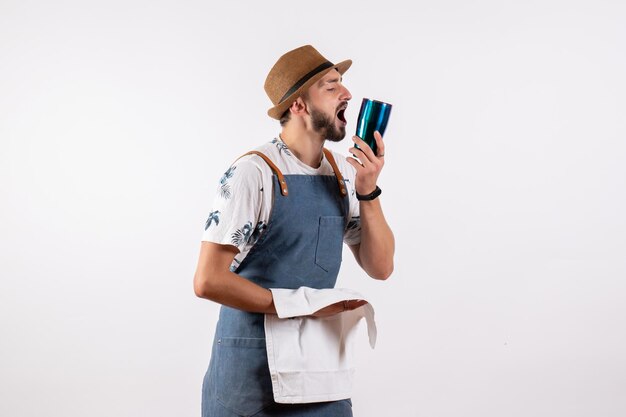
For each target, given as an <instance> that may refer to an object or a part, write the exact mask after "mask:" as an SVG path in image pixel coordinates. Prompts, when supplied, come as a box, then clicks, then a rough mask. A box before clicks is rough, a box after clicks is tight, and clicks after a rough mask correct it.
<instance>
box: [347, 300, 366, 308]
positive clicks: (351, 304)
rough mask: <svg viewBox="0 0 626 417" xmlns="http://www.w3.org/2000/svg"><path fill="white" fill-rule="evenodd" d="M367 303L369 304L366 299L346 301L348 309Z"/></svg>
mask: <svg viewBox="0 0 626 417" xmlns="http://www.w3.org/2000/svg"><path fill="white" fill-rule="evenodd" d="M365 304H367V301H365V300H348V301H346V310H356V309H357V308H359V307H362V306H364V305H365Z"/></svg>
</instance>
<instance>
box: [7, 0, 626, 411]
mask: <svg viewBox="0 0 626 417" xmlns="http://www.w3.org/2000/svg"><path fill="white" fill-rule="evenodd" d="M222 3H224V4H215V3H210V2H201V1H196V2H192V1H166V0H164V1H140V0H134V1H107V2H104V1H102V2H84V1H71V0H68V1H60V2H46V1H17V0H2V2H1V3H0V193H1V194H0V195H1V202H2V203H1V204H0V230H1V234H2V239H0V274H1V276H0V279H1V280H0V331H1V336H0V415H2V416H11V417H14V416H28V417H30V416H39V415H48V416H63V417H74V416H76V417H78V416H80V417H82V416H92V417H99V416H107V417H109V416H111V417H113V416H114V417H118V416H120V417H121V416H132V417H135V416H163V417H166V416H168V417H169V416H195V415H199V408H200V385H201V381H202V376H203V374H204V371H205V368H206V365H207V363H208V360H209V347H210V343H211V338H212V332H213V329H214V326H215V321H216V314H217V311H218V306H217V305H215V304H213V303H211V302H208V301H205V300H200V299H197V298H195V296H194V295H193V291H192V286H191V280H192V274H193V272H194V269H195V263H196V259H197V254H198V248H199V240H200V236H201V232H202V230H203V224H204V221H205V218H206V216H207V214H208V212H209V210H210V205H211V201H212V198H213V192H214V189H215V184H216V181H217V180H218V178H219V176H220V175H221V173H222V172H223V171H224V170H225V168H226V167H227V166H228V165H229V163H230V161H232V160H233V158H234V157H235V156H237V155H239V154H241V153H243V152H244V151H246V150H248V149H250V148H252V147H254V146H256V145H258V144H260V143H263V142H265V141H267V140H269V139H271V138H272V137H273V136H274V135H275V134H276V133H277V132H278V125H277V123H276V122H274V121H272V120H271V119H269V118H268V117H267V116H266V115H265V111H266V109H267V108H268V107H269V105H270V103H269V100H268V99H267V98H266V97H265V95H264V92H263V89H262V85H263V81H264V78H265V75H266V73H267V71H268V70H269V68H270V67H271V65H272V64H273V63H274V61H275V60H276V59H277V58H278V56H280V55H281V54H282V53H284V52H286V51H287V50H289V49H292V48H295V47H297V46H300V45H302V44H305V43H312V44H314V45H315V46H316V47H317V48H318V49H319V50H320V51H321V52H322V53H324V54H325V55H326V56H327V57H328V58H329V59H331V60H334V61H339V60H342V59H346V58H352V59H353V60H354V65H353V67H352V68H351V69H350V71H349V72H348V73H346V76H345V78H344V81H345V84H346V85H347V86H348V87H349V88H350V89H351V91H352V93H353V95H354V99H353V103H352V106H351V108H350V109H349V110H348V118H349V120H351V121H352V123H351V126H352V128H354V120H355V119H356V116H357V112H358V104H359V102H360V100H361V98H363V97H364V96H368V97H373V98H378V99H382V100H387V101H389V102H391V103H393V104H394V110H393V114H392V116H391V121H390V126H389V129H388V131H387V134H386V139H387V151H386V152H387V158H386V160H387V165H386V167H385V171H384V173H383V175H382V178H381V181H380V185H381V188H382V189H383V195H382V199H383V204H384V207H385V211H386V215H387V217H388V220H389V222H390V224H391V225H392V227H393V229H394V230H395V233H396V239H397V255H396V271H395V274H394V276H393V277H392V278H391V279H390V280H389V281H388V282H383V283H380V282H373V281H371V280H368V279H367V278H366V277H365V276H364V274H363V273H361V272H360V271H359V270H358V269H357V268H356V267H355V263H354V261H353V260H352V259H351V256H350V255H349V253H348V252H346V253H345V256H344V259H345V263H344V268H343V270H342V272H341V276H340V285H341V286H346V287H352V288H355V289H358V290H360V291H361V292H363V293H365V294H367V295H368V296H369V297H370V298H371V299H372V300H373V304H374V306H375V308H376V310H377V319H378V323H379V344H378V347H377V349H376V350H374V351H369V350H368V348H367V347H366V343H365V336H364V344H363V349H361V350H360V358H361V362H362V363H361V367H360V369H359V373H358V375H359V380H358V386H357V389H356V392H355V395H354V410H355V415H356V416H359V417H369V416H382V415H394V416H420V417H422V416H424V417H435V416H436V417H447V416H477V417H478V416H480V417H486V416H493V417H496V416H497V417H500V416H508V417H512V416H515V417H516V416H520V417H522V416H523V417H527V416H534V417H537V416H546V417H548V416H549V417H553V416H568V417H569V416H581V417H582V416H592V415H593V416H615V417H617V416H623V415H625V413H626V395H625V394H626V360H625V359H624V358H625V356H624V351H625V350H626V337H625V334H624V328H625V327H626V307H625V306H624V303H623V299H624V291H625V290H626V284H625V281H624V278H625V276H626V257H625V255H626V220H625V219H626V217H625V216H624V214H623V213H624V212H626V193H625V192H624V188H625V185H626V143H625V137H626V135H625V134H626V123H625V122H624V114H625V111H626V101H625V100H624V97H626V81H625V77H624V74H626V55H625V54H624V51H625V50H626V49H625V48H626V25H625V24H624V22H625V18H626V6H625V5H624V3H623V2H619V1H617V0H616V1H598V0H596V1H556V0H543V1H524V2H521V1H519V2H502V1H460V0H456V1H453V0H446V1H438V2H406V1H399V0H398V1H396V0H389V1H385V2H380V1H379V2H373V1H360V2H340V1H337V2H325V1H319V2H317V3H316V2H301V3H294V2H271V1H267V2H253V1H250V2H248V4H242V3H239V2H222ZM294 9H295V10H294ZM332 147H333V148H334V149H336V150H339V151H341V152H344V153H345V152H346V151H347V148H348V144H347V143H342V144H339V145H336V146H332ZM363 330H364V329H363Z"/></svg>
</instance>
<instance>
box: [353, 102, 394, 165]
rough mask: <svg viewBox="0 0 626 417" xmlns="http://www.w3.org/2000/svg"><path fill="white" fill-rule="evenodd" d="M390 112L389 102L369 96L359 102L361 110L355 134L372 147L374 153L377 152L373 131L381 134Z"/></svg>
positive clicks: (385, 126) (383, 131)
mask: <svg viewBox="0 0 626 417" xmlns="http://www.w3.org/2000/svg"><path fill="white" fill-rule="evenodd" d="M390 113H391V104H389V103H384V102H382V101H378V100H372V99H369V98H364V99H363V101H362V102H361V110H360V111H359V117H358V118H357V123H356V135H357V136H358V137H360V138H361V139H363V141H365V143H367V144H368V145H369V147H370V148H372V150H373V151H374V155H376V152H377V149H376V140H375V139H374V132H375V131H378V132H380V134H381V136H382V135H383V134H384V133H385V129H386V128H387V122H388V121H389V114H390ZM357 147H358V146H357Z"/></svg>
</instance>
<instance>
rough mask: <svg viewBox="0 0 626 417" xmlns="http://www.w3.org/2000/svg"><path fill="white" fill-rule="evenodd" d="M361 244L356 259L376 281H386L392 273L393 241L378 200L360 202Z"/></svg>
mask: <svg viewBox="0 0 626 417" xmlns="http://www.w3.org/2000/svg"><path fill="white" fill-rule="evenodd" d="M360 216H361V244H360V245H359V249H358V256H357V259H358V260H359V263H360V264H361V267H362V268H363V269H364V270H365V272H367V274H368V275H370V276H371V277H372V278H376V279H387V278H389V276H390V275H391V273H392V272H393V255H394V252H395V240H394V237H393V232H392V231H391V228H390V227H389V225H388V224H387V221H386V220H385V216H384V214H383V210H382V207H381V203H380V198H376V199H374V200H371V201H361V202H360Z"/></svg>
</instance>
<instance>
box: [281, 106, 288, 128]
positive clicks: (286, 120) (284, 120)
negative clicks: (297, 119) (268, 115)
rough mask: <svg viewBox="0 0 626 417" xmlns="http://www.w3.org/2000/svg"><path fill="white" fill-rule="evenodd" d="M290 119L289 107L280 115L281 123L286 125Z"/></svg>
mask: <svg viewBox="0 0 626 417" xmlns="http://www.w3.org/2000/svg"><path fill="white" fill-rule="evenodd" d="M289 120H291V110H289V109H287V110H285V112H284V113H283V114H282V115H281V116H280V125H281V126H285V125H286V124H287V122H288V121H289Z"/></svg>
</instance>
